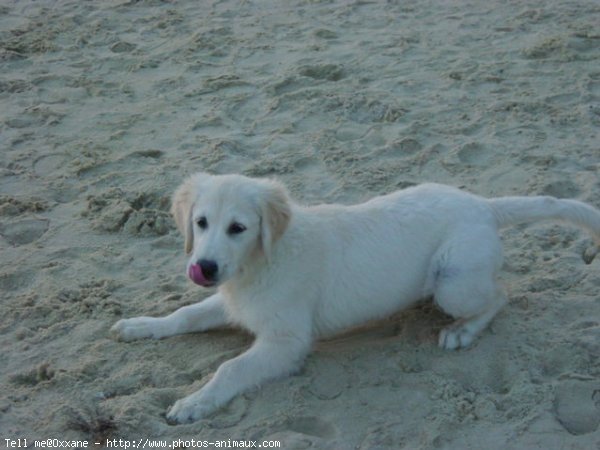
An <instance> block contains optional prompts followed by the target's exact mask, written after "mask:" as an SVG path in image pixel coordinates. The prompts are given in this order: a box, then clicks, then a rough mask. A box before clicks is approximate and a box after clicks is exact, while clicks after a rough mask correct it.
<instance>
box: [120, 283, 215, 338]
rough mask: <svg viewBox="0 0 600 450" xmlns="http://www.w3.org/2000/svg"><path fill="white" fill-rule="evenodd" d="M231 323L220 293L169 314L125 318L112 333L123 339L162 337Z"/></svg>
mask: <svg viewBox="0 0 600 450" xmlns="http://www.w3.org/2000/svg"><path fill="white" fill-rule="evenodd" d="M226 324H227V314H226V313H225V306H224V305H223V298H222V296H221V294H220V293H218V292H217V293H216V294H215V295H211V296H210V297H208V298H207V299H205V300H203V301H201V302H199V303H195V304H193V305H189V306H184V307H182V308H179V309H178V310H177V311H175V312H173V313H172V314H169V315H168V316H165V317H134V318H132V319H121V320H119V321H118V322H117V323H115V324H114V325H113V327H112V328H111V332H112V333H113V335H114V336H115V337H116V338H117V339H120V340H123V341H132V340H134V339H144V338H153V339H162V338H165V337H169V336H174V335H176V334H183V333H193V332H196V331H207V330H210V329H212V328H217V327H220V326H223V325H226Z"/></svg>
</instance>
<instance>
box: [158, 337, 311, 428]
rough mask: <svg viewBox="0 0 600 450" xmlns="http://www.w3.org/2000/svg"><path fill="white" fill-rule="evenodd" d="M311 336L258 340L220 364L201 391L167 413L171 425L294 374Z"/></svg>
mask: <svg viewBox="0 0 600 450" xmlns="http://www.w3.org/2000/svg"><path fill="white" fill-rule="evenodd" d="M310 341H311V339H310V337H307V338H306V339H304V338H298V337H296V336H293V337H292V336H289V335H288V336H286V337H282V336H277V337H258V338H257V340H256V342H255V343H254V345H253V346H252V347H251V348H250V349H249V350H248V351H246V352H245V353H243V354H241V355H240V356H238V357H236V358H234V359H231V360H229V361H227V362H225V363H224V364H222V365H221V366H220V367H219V369H218V370H217V372H216V373H215V375H214V377H213V378H212V380H210V381H209V382H208V383H207V384H206V385H205V386H204V387H203V388H202V389H200V390H199V391H196V392H194V393H193V394H191V395H188V396H187V397H185V398H182V399H181V400H178V401H177V402H176V403H175V404H174V405H173V407H172V408H171V409H170V411H169V412H168V413H167V420H168V421H169V422H171V423H188V422H193V421H195V420H198V419H201V418H203V417H205V416H207V415H208V414H210V413H212V412H214V411H215V410H217V409H218V408H219V407H221V406H223V405H224V404H225V403H227V402H228V401H229V400H231V399H232V398H233V397H235V396H236V395H238V394H241V393H242V392H244V391H247V390H249V389H251V388H254V387H257V386H259V385H261V384H262V383H264V382H265V381H268V380H271V379H274V378H279V377H282V376H285V375H289V374H290V373H292V372H294V371H296V370H297V369H298V368H299V366H300V364H301V363H302V361H303V360H304V357H305V356H306V354H307V353H308V350H309V348H310V344H311V342H310Z"/></svg>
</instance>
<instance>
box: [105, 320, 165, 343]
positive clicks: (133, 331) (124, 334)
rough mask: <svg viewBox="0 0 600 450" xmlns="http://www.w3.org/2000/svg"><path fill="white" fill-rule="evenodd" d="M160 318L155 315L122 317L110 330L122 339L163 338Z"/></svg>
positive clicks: (117, 337)
mask: <svg viewBox="0 0 600 450" xmlns="http://www.w3.org/2000/svg"><path fill="white" fill-rule="evenodd" d="M160 331H161V326H160V319H159V318H155V317H134V318H133V319H121V320H119V321H118V322H117V323H115V324H114V325H113V326H112V328H111V329H110V332H111V333H112V335H113V336H114V337H115V338H116V339H118V340H120V341H133V340H135V339H145V338H153V339H159V338H161V337H162V336H161V333H160Z"/></svg>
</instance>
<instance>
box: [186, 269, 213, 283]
mask: <svg viewBox="0 0 600 450" xmlns="http://www.w3.org/2000/svg"><path fill="white" fill-rule="evenodd" d="M188 276H189V277H190V279H191V280H192V281H193V282H194V283H196V284H199V285H200V286H206V285H208V284H210V283H209V282H208V280H207V279H206V278H204V274H203V273H202V269H201V268H200V266H199V265H198V264H192V265H191V266H190V268H189V269H188Z"/></svg>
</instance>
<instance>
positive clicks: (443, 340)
mask: <svg viewBox="0 0 600 450" xmlns="http://www.w3.org/2000/svg"><path fill="white" fill-rule="evenodd" d="M475 336H476V335H475V333H473V331H472V330H470V329H469V328H468V327H467V326H465V325H451V326H449V327H447V328H444V329H443V330H442V331H441V332H440V338H439V341H438V344H439V346H440V347H441V348H444V349H446V350H456V349H458V348H464V347H468V346H469V345H471V344H472V343H473V341H474V340H475Z"/></svg>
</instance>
